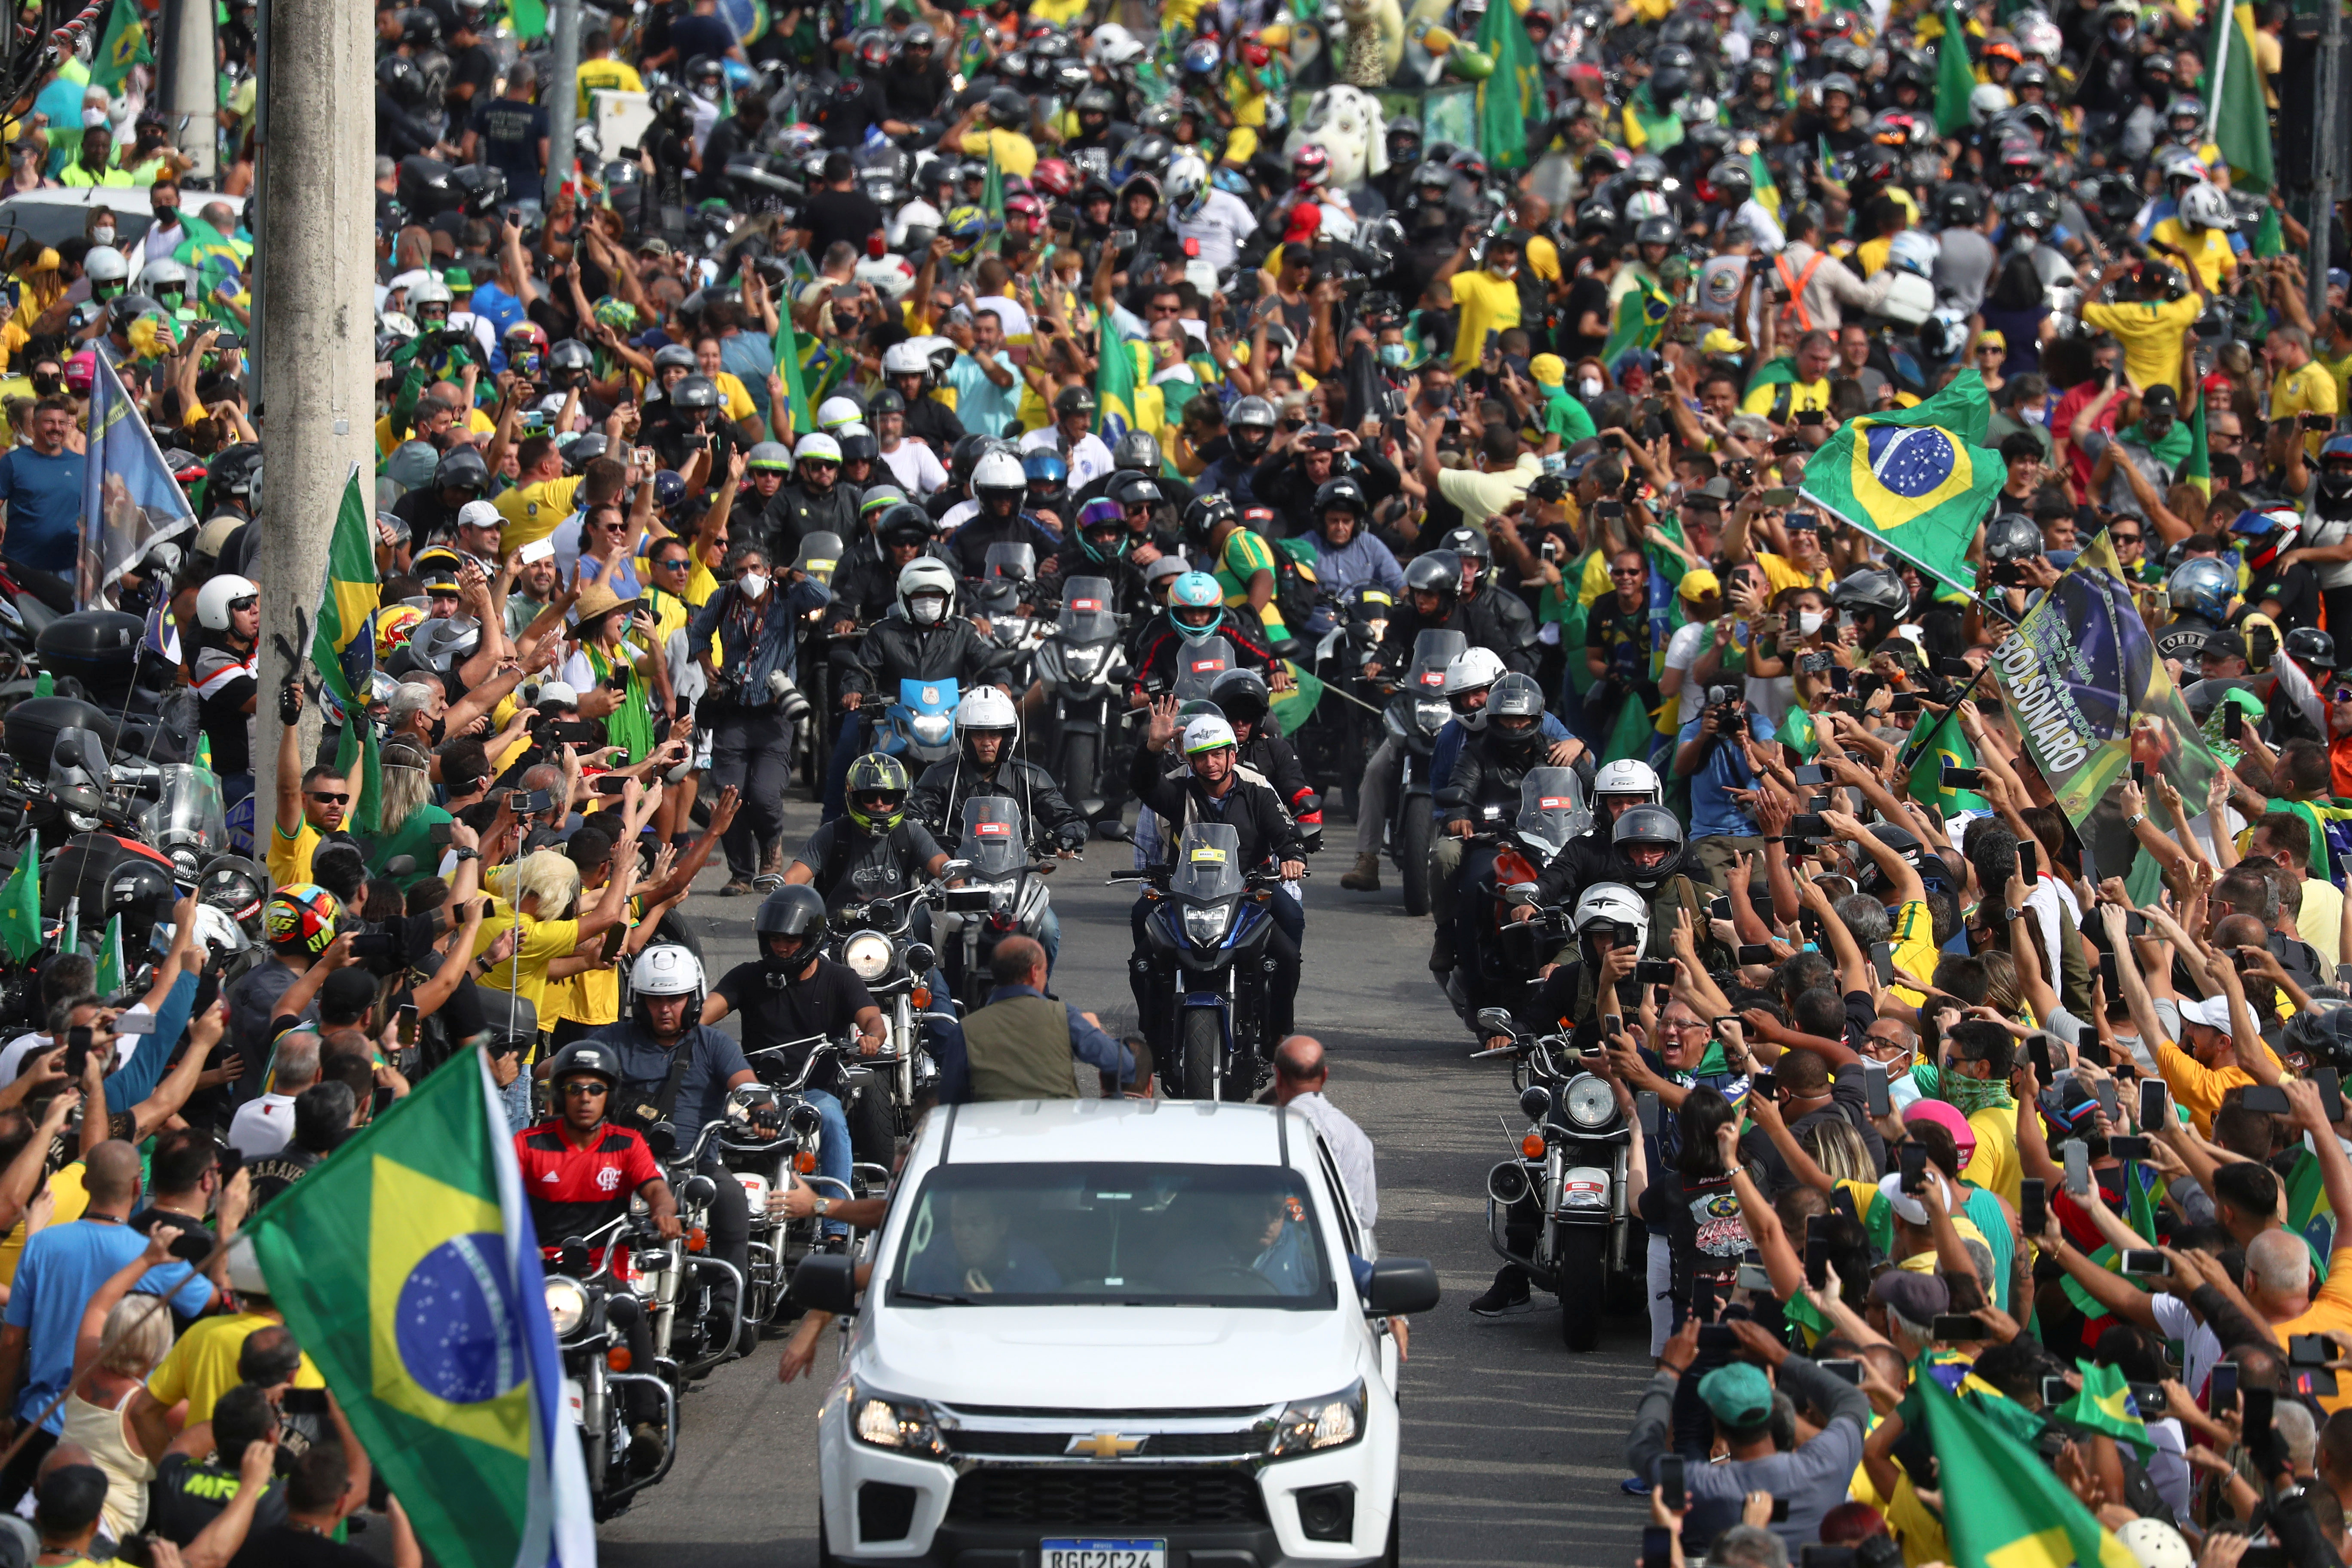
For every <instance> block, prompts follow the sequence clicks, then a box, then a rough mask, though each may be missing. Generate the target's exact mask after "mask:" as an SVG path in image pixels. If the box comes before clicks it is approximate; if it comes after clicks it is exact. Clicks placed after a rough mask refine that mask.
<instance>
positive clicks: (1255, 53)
mask: <svg viewBox="0 0 2352 1568" xmlns="http://www.w3.org/2000/svg"><path fill="white" fill-rule="evenodd" d="M1273 58H1274V51H1273V50H1272V49H1269V48H1267V47H1265V44H1263V43H1261V42H1259V41H1258V36H1257V35H1256V34H1255V33H1251V34H1248V35H1246V36H1245V37H1243V39H1242V63H1243V64H1244V65H1246V66H1248V67H1249V68H1251V69H1252V70H1262V69H1264V68H1265V65H1266V63H1267V62H1268V61H1269V60H1271V59H1273Z"/></svg>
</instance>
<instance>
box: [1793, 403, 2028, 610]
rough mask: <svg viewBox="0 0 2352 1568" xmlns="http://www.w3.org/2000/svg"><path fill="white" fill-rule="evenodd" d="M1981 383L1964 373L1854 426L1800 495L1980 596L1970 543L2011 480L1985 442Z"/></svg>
mask: <svg viewBox="0 0 2352 1568" xmlns="http://www.w3.org/2000/svg"><path fill="white" fill-rule="evenodd" d="M1991 416H1992V404H1991V400H1990V398H1989V397H1987V396H1986V395H1985V387H1984V377H1982V376H1980V375H1979V374H1977V373H1976V372H1975V371H1973V370H1965V371H1962V372H1961V373H1960V374H1958V376H1955V377H1954V378H1953V380H1952V383H1951V384H1950V385H1948V386H1947V387H1945V388H1944V390H1943V391H1941V392H1939V393H1937V394H1936V395H1935V396H1933V397H1931V398H1929V399H1927V401H1926V402H1925V403H1921V404H1918V405H1916V406H1914V407H1910V408H1906V409H1903V410H1901V411H1899V412H1897V413H1892V414H1873V415H1868V416H1863V417H1859V418H1854V419H1849V420H1847V421H1846V422H1845V423H1844V424H1843V425H1842V426H1839V427H1838V432H1837V434H1836V435H1834V436H1832V437H1830V438H1829V439H1828V440H1827V441H1824V442H1822V449H1821V450H1820V451H1818V452H1816V453H1814V454H1813V458H1812V460H1811V462H1809V463H1807V464H1806V465H1805V480H1804V485H1803V488H1802V493H1803V495H1804V497H1805V499H1806V500H1811V501H1812V502H1813V503H1814V504H1815V505H1817V506H1819V507H1821V508H1822V510H1826V511H1830V512H1833V513H1835V514H1836V516H1837V517H1838V519H1839V520H1840V521H1843V522H1845V523H1848V524H1850V525H1852V526H1853V527H1854V528H1858V529H1860V530H1861V531H1863V532H1864V533H1866V534H1868V535H1870V536H1871V538H1873V539H1874V540H1876V541H1877V542H1879V543H1880V544H1883V545H1885V547H1886V548H1887V549H1888V550H1890V551H1892V552H1895V554H1897V555H1900V556H1901V557H1903V559H1905V560H1906V561H1908V562H1910V563H1911V564H1913V565H1914V566H1916V567H1917V568H1918V569H1919V570H1920V571H1921V572H1923V573H1925V574H1927V575H1928V576H1930V577H1933V578H1935V579H1936V580H1937V582H1939V583H1948V584H1951V585H1952V586H1953V587H1955V588H1958V589H1960V590H1962V591H1963V592H1965V593H1971V594H1972V593H1974V592H1976V586H1977V575H1976V568H1974V567H1973V566H1971V565H1969V562H1968V552H1969V545H1970V543H1972V542H1974V540H1975V538H1976V531H1977V525H1978V524H1979V523H1980V522H1982V521H1984V520H1985V518H1986V517H1987V516H1988V515H1989V514H1990V509H1991V505H1992V500H1993V498H1994V497H1995V496H1997V495H1999V494H2000V487H2001V485H2002V483H2003V482H2004V481H2006V480H2007V479H2008V478H2009V465H2008V464H2006V463H2004V462H2002V461H2001V458H2000V453H1999V452H1997V451H1994V450H1992V449H1990V447H1986V446H1985V445H1984V440H1985V430H1986V426H1987V425H1988V424H1989V423H1990V419H1991Z"/></svg>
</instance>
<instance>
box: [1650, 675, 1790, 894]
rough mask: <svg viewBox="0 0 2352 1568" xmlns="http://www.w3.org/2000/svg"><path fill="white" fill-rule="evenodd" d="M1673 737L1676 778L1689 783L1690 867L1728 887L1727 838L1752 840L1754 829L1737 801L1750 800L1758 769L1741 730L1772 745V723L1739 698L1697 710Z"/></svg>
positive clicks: (1729, 854) (1695, 873)
mask: <svg viewBox="0 0 2352 1568" xmlns="http://www.w3.org/2000/svg"><path fill="white" fill-rule="evenodd" d="M1686 711H1688V712H1689V713H1690V717H1689V718H1687V719H1685V721H1683V727H1682V731H1681V732H1680V733H1679V734H1677V735H1676V736H1675V777H1676V778H1678V779H1688V780H1690V802H1691V810H1690V848H1691V854H1692V856H1693V858H1694V859H1695V861H1696V864H1695V865H1692V866H1689V867H1687V868H1686V869H1688V870H1689V871H1690V872H1691V874H1692V875H1693V876H1694V877H1698V878H1701V879H1705V880H1707V881H1711V882H1713V883H1714V884H1715V885H1716V886H1717V887H1722V886H1723V885H1724V878H1723V868H1725V867H1727V866H1728V865H1729V864H1730V861H1731V853H1732V850H1733V849H1734V847H1735V846H1732V845H1729V844H1726V843H1724V842H1722V841H1723V840H1725V839H1727V838H1754V837H1756V824H1755V822H1754V820H1753V819H1752V818H1750V817H1749V816H1748V810H1747V808H1746V807H1745V806H1743V805H1741V804H1740V802H1739V800H1738V796H1740V795H1752V794H1753V792H1754V790H1755V788H1756V773H1755V770H1754V769H1752V768H1750V767H1749V766H1748V749H1747V748H1746V747H1745V746H1742V745H1741V744H1740V743H1739V737H1738V726H1739V725H1740V724H1742V723H1745V724H1746V726H1747V729H1748V734H1750V735H1751V736H1753V737H1755V738H1756V739H1757V740H1759V741H1770V740H1773V739H1774V738H1775V737H1776V736H1777V734H1778V731H1775V730H1774V729H1773V727H1772V721H1771V720H1769V719H1767V718H1766V717H1764V715H1763V714H1761V713H1757V712H1753V711H1751V710H1749V709H1748V704H1747V703H1746V702H1745V701H1743V700H1738V699H1735V700H1732V701H1729V702H1722V703H1715V704H1710V705H1708V706H1706V707H1702V708H1697V709H1686Z"/></svg>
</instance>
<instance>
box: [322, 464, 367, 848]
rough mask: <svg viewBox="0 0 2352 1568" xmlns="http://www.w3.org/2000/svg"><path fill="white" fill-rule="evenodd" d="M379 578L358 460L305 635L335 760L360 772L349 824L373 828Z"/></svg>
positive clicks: (346, 772)
mask: <svg viewBox="0 0 2352 1568" xmlns="http://www.w3.org/2000/svg"><path fill="white" fill-rule="evenodd" d="M382 602H383V584H382V583H380V582H379V581H378V580H377V578H376V569H375V531H374V530H373V528H372V527H371V526H370V525H369V523H368V512H367V498H366V497H365V496H364V495H362V494H361V493H360V470H359V465H358V464H356V463H354V464H353V465H352V477H351V479H349V480H348V481H347V482H346V483H345V484H344V486H343V500H342V504H341V506H340V507H338V508H337V509H336V510H335V531H334V534H333V536H332V537H331V539H330V540H329V541H328V543H327V584H326V587H325V589H324V591H323V592H322V593H321V594H320V598H319V629H318V630H317V631H316V632H315V633H314V634H312V636H311V638H310V662H311V663H312V664H314V665H316V666H317V667H318V669H319V680H320V684H321V685H322V687H323V688H324V689H325V695H326V696H327V697H328V698H330V699H331V701H330V702H329V703H328V710H329V712H330V714H331V716H332V717H333V718H335V719H337V720H339V721H341V723H342V726H343V740H342V747H341V751H340V752H338V754H337V760H336V764H335V765H336V766H337V767H338V768H340V769H341V770H342V773H343V774H344V776H345V777H349V776H351V772H352V764H353V763H358V764H359V766H360V769H361V773H362V777H361V779H360V787H359V797H360V798H359V803H358V810H357V813H356V817H357V820H356V823H355V824H354V826H356V827H357V828H358V830H359V831H360V832H362V833H366V834H373V833H374V832H375V831H376V828H377V825H378V824H379V823H380V822H381V821H382V816H381V813H382V805H381V803H382V801H383V775H382V773H381V772H380V770H379V767H378V762H377V757H376V746H375V726H374V725H373V724H372V723H370V722H368V717H367V698H368V688H369V685H370V684H371V683H372V682H373V680H374V679H375V613H376V609H377V607H378V605H381V604H382Z"/></svg>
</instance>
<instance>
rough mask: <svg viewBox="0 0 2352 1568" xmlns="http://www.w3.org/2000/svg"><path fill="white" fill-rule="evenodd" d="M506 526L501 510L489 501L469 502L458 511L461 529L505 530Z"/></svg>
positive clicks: (458, 523)
mask: <svg viewBox="0 0 2352 1568" xmlns="http://www.w3.org/2000/svg"><path fill="white" fill-rule="evenodd" d="M505 525H506V519H504V518H502V517H500V516H499V509H498V508H497V507H494V506H492V505H491V504H490V503H489V502H488V501H486V500H469V501H467V503H466V504H465V505H464V506H461V507H459V508H458V509H457V526H458V527H459V528H503V527H504V526H505Z"/></svg>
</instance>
